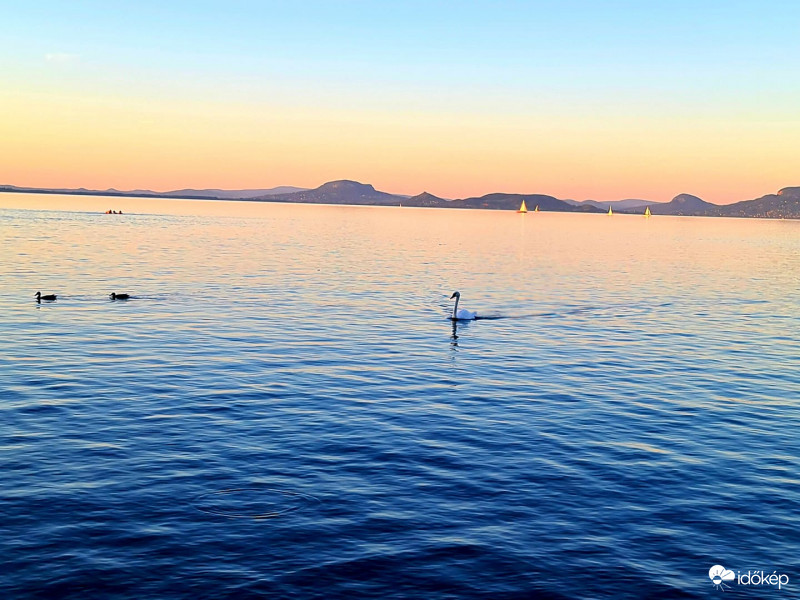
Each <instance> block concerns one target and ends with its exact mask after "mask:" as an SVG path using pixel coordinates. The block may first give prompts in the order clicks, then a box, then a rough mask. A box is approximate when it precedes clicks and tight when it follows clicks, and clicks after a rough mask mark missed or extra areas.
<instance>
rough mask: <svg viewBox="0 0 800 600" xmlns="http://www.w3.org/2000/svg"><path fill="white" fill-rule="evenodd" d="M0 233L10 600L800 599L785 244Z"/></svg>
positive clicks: (51, 207) (426, 232)
mask: <svg viewBox="0 0 800 600" xmlns="http://www.w3.org/2000/svg"><path fill="white" fill-rule="evenodd" d="M0 207H2V208H0V228H1V229H0V231H1V234H0V314H2V318H1V319H0V424H1V425H2V433H3V435H2V440H1V441H0V444H1V445H0V483H1V484H2V485H0V517H1V518H0V564H2V569H1V570H0V597H2V598H11V599H16V598H22V599H27V598H70V599H71V598H74V599H81V600H85V599H93V598H125V599H145V598H146V599H158V598H165V599H178V598H180V599H183V598H187V599H188V598H192V599H198V598H208V599H219V598H237V599H238V598H244V599H249V598H301V599H305V598H318V599H326V600H327V599H340V598H341V599H353V598H453V599H456V598H467V599H469V598H486V599H499V600H503V599H509V600H511V599H514V600H516V599H522V598H545V599H548V598H550V599H584V598H623V599H624V598H710V597H717V596H718V595H719V594H721V593H722V592H720V591H717V590H715V589H714V585H713V583H712V582H711V580H710V578H709V575H708V572H709V568H710V567H711V566H712V565H716V564H721V565H724V566H725V567H726V568H728V569H732V570H733V571H734V572H747V571H748V570H750V571H754V570H758V571H761V570H763V571H764V572H765V573H768V574H771V573H773V572H776V573H778V574H785V575H787V576H788V577H789V578H790V582H789V584H788V585H787V586H784V587H783V588H782V589H781V590H778V589H777V587H776V586H770V585H766V586H765V585H761V586H752V585H751V586H744V585H741V584H739V583H738V582H737V581H732V582H729V584H730V585H731V588H730V589H729V590H728V591H729V592H731V591H733V592H735V594H738V595H737V596H736V597H748V598H750V597H752V598H761V597H763V598H775V599H778V598H796V597H798V594H800V510H799V509H800V433H799V432H800V221H768V220H735V219H711V218H682V217H653V218H651V219H645V218H643V217H640V216H623V215H615V216H613V217H608V216H607V215H573V214H557V213H539V214H533V213H529V214H527V215H518V214H515V213H511V212H493V211H460V210H435V209H408V208H372V207H334V206H305V205H283V204H258V203H239V202H202V201H178V200H175V201H166V200H141V199H129V198H75V197H56V196H34V195H14V194H0ZM109 208H113V209H122V210H123V211H124V212H125V213H126V214H125V215H121V216H117V215H105V214H101V213H102V211H104V210H106V209H109ZM37 290H41V291H42V293H43V294H47V293H57V294H58V300H57V301H56V302H52V303H45V302H43V303H41V304H37V303H36V301H35V299H34V298H33V295H34V294H35V292H36V291H37ZM455 290H460V291H461V294H462V298H461V304H460V307H463V308H467V309H469V310H473V311H477V312H478V313H479V314H480V315H486V316H493V317H500V318H494V319H487V320H480V321H476V322H471V323H464V324H459V325H457V327H454V326H453V324H452V323H451V322H450V321H449V320H448V319H447V316H448V314H449V311H450V310H451V309H452V304H451V301H450V300H449V297H450V295H451V294H452V292H453V291H455ZM112 291H116V292H127V293H130V294H132V295H133V296H134V297H133V298H132V299H131V300H129V301H123V302H120V301H117V302H111V301H110V300H109V299H108V294H109V293H110V292H112Z"/></svg>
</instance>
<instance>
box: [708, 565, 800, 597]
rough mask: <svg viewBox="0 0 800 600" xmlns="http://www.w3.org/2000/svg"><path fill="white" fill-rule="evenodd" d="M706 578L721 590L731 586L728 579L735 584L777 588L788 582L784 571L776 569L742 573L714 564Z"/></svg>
mask: <svg viewBox="0 0 800 600" xmlns="http://www.w3.org/2000/svg"><path fill="white" fill-rule="evenodd" d="M708 578H709V579H710V580H711V583H713V584H714V587H715V588H717V589H718V590H722V591H725V589H730V587H731V586H730V585H728V584H727V583H726V582H729V581H731V582H735V583H736V585H755V586H762V585H771V586H776V587H777V588H778V589H779V590H780V589H781V588H783V586H785V585H786V584H788V583H789V576H788V575H786V574H785V573H778V572H776V571H773V572H772V573H765V572H764V571H747V573H742V572H741V571H737V572H736V573H734V572H733V571H732V570H730V569H726V568H725V567H723V566H722V565H714V566H713V567H711V568H710V569H709V570H708Z"/></svg>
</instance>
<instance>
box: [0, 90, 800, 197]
mask: <svg viewBox="0 0 800 600" xmlns="http://www.w3.org/2000/svg"><path fill="white" fill-rule="evenodd" d="M0 102H2V106H3V116H2V117H0V136H1V137H2V139H3V140H4V143H3V144H2V146H0V184H9V185H17V186H29V187H64V188H77V187H85V188H91V189H101V190H102V189H107V188H116V189H120V190H133V189H152V190H157V191H167V190H174V189H180V188H223V189H244V188H269V187H276V186H280V185H293V186H300V187H309V188H313V187H317V186H319V185H321V184H323V183H325V182H326V181H330V180H334V179H353V180H357V181H361V182H362V183H370V184H372V185H374V186H375V188H376V189H379V190H382V191H387V192H391V193H397V194H408V195H415V194H418V193H421V192H423V191H427V192H430V193H432V194H435V195H437V196H442V197H446V198H462V197H468V196H479V195H483V194H486V193H490V192H515V193H542V194H549V195H552V196H556V197H558V198H574V199H578V200H583V199H588V198H591V199H597V200H615V199H622V198H645V199H649V200H654V201H668V200H670V199H671V198H672V197H674V196H675V195H677V194H679V193H691V194H694V195H697V196H700V197H701V198H703V199H704V200H707V201H709V202H714V203H717V204H727V203H730V202H736V201H739V200H746V199H751V198H756V197H759V196H762V195H764V194H768V193H775V192H776V191H777V190H778V189H779V188H781V187H786V186H792V185H798V184H800V182H798V181H796V178H797V177H798V173H797V170H796V161H794V160H793V158H792V157H793V156H797V155H798V154H800V142H799V141H798V140H800V135H798V134H800V126H798V124H796V123H795V124H788V125H787V124H786V123H783V122H776V123H764V122H752V123H751V122H748V121H744V122H742V123H738V124H736V125H735V126H733V125H732V124H731V123H730V122H727V121H722V120H720V121H715V120H709V119H688V118H687V119H684V120H677V119H666V118H663V117H660V118H659V117H655V116H648V115H640V116H626V115H621V114H609V115H606V116H605V118H602V119H597V118H596V117H594V116H592V115H573V116H571V117H569V118H567V117H565V116H563V115H560V114H557V113H554V114H542V115H537V114H534V113H519V114H504V115H495V114H488V113H482V112H478V111H476V112H473V113H470V112H458V111H453V112H448V113H440V112H433V111H428V112H414V111H405V112H398V111H377V110H373V111H367V110H355V109H353V110H347V109H331V108H327V109H321V108H313V107H296V108H291V107H287V106H281V105H278V104H276V105H273V106H265V105H261V104H256V103H254V104H247V103H237V104H235V103H223V102H217V103H214V102H206V101H201V100H197V101H193V102H189V103H187V102H178V101H171V102H169V101H163V100H162V101H159V102H144V101H142V100H135V99H132V98H127V97H119V96H118V97H113V96H109V97H99V96H98V97H87V96H84V95H80V94H77V93H73V94H69V93H63V92H62V93H61V94H60V95H58V94H53V95H49V94H30V93H29V94H25V93H16V94H15V93H10V92H2V93H0ZM753 149H757V150H758V151H757V152H753Z"/></svg>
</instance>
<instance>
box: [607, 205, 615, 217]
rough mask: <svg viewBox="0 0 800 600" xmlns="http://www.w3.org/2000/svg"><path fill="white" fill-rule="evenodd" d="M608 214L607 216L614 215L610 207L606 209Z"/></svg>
mask: <svg viewBox="0 0 800 600" xmlns="http://www.w3.org/2000/svg"><path fill="white" fill-rule="evenodd" d="M608 214H609V215H613V214H614V211H613V210H611V207H610V206H609V207H608Z"/></svg>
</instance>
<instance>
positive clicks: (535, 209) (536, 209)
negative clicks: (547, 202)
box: [533, 204, 539, 212]
mask: <svg viewBox="0 0 800 600" xmlns="http://www.w3.org/2000/svg"><path fill="white" fill-rule="evenodd" d="M533 212H539V205H538V204H537V205H536V208H534V209H533Z"/></svg>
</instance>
